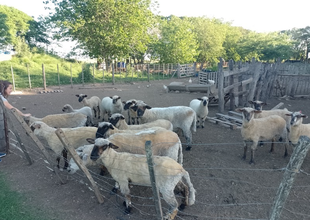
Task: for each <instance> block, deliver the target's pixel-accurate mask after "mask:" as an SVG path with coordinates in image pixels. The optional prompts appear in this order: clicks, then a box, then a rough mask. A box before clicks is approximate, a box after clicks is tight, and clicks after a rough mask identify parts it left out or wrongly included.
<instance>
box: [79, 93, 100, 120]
mask: <svg viewBox="0 0 310 220" xmlns="http://www.w3.org/2000/svg"><path fill="white" fill-rule="evenodd" d="M76 97H78V98H79V99H78V100H79V102H82V103H83V105H84V106H89V107H90V108H91V109H92V111H93V121H94V123H97V122H98V121H100V120H101V115H102V114H101V112H100V103H101V99H100V98H99V97H98V96H92V97H90V98H89V99H88V98H87V95H85V94H78V95H76Z"/></svg>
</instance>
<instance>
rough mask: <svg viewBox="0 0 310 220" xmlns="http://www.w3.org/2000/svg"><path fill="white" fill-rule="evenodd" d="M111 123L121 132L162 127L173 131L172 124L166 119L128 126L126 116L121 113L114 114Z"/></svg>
mask: <svg viewBox="0 0 310 220" xmlns="http://www.w3.org/2000/svg"><path fill="white" fill-rule="evenodd" d="M109 122H110V123H111V124H113V125H114V126H115V127H116V128H118V129H120V130H141V129H145V128H152V127H162V128H165V129H167V130H170V131H172V130H173V125H172V123H171V122H170V121H168V120H165V119H157V120H156V121H152V122H149V123H145V124H141V125H128V124H127V123H126V121H125V117H124V115H122V114H119V113H114V114H113V115H111V117H110V118H109Z"/></svg>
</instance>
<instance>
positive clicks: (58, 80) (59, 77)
mask: <svg viewBox="0 0 310 220" xmlns="http://www.w3.org/2000/svg"><path fill="white" fill-rule="evenodd" d="M57 75H58V86H59V89H60V76H59V65H58V63H57Z"/></svg>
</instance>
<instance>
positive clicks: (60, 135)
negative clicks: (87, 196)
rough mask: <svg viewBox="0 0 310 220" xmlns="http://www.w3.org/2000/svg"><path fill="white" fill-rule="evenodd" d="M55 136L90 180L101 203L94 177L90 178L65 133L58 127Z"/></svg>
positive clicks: (101, 198) (101, 199)
mask: <svg viewBox="0 0 310 220" xmlns="http://www.w3.org/2000/svg"><path fill="white" fill-rule="evenodd" d="M55 133H56V135H57V137H58V138H59V140H60V141H61V143H62V144H63V145H64V147H65V149H67V150H68V151H69V153H70V154H71V156H72V158H73V159H74V161H75V162H76V164H77V165H78V166H79V168H80V169H81V170H82V171H83V172H84V173H85V175H86V177H87V178H88V180H89V181H90V183H91V184H92V186H93V189H94V192H95V195H96V197H97V199H98V202H99V203H100V204H101V203H103V197H102V195H101V194H100V191H99V188H98V187H97V185H96V182H95V181H94V179H93V178H92V176H91V175H90V173H89V172H88V169H87V168H86V167H85V166H84V164H83V163H82V160H81V159H80V157H79V156H78V155H77V153H76V151H75V150H74V148H73V147H72V146H71V144H70V143H69V141H68V139H67V138H66V136H65V134H64V133H63V131H62V130H61V128H58V129H57V130H56V131H55Z"/></svg>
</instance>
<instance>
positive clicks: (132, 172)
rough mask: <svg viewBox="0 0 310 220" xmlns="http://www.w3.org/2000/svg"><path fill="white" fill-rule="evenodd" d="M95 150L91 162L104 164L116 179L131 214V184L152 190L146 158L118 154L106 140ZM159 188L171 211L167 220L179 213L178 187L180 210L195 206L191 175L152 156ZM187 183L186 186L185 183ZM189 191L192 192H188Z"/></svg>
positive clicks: (172, 163) (99, 141)
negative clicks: (180, 200) (176, 190)
mask: <svg viewBox="0 0 310 220" xmlns="http://www.w3.org/2000/svg"><path fill="white" fill-rule="evenodd" d="M91 143H93V144H94V145H95V146H94V148H93V151H92V153H91V159H92V160H95V161H96V162H97V163H102V164H103V165H104V166H105V167H106V168H107V169H108V171H109V173H110V174H111V176H112V177H113V179H114V180H115V181H116V182H118V184H119V187H120V190H121V193H122V194H123V195H124V196H125V204H126V210H125V211H126V213H130V210H131V199H130V189H129V186H128V184H129V183H131V184H139V185H147V186H151V182H150V175H149V168H148V165H147V161H146V156H145V155H139V154H130V153H124V152H116V151H115V150H114V149H117V148H118V146H117V145H115V144H113V143H112V142H110V141H109V140H107V139H103V138H98V139H96V140H93V141H92V142H91ZM153 161H154V164H156V166H154V172H155V178H156V186H157V188H158V190H159V191H160V192H161V194H162V196H163V199H164V200H165V201H166V202H167V203H168V204H169V205H170V207H171V209H170V210H169V212H168V213H167V215H166V216H165V219H174V218H175V216H176V215H177V213H178V202H177V200H176V198H175V195H174V190H175V188H176V186H177V185H178V187H179V188H180V189H181V193H182V195H183V197H184V198H183V199H182V204H181V206H180V208H179V209H180V210H182V209H184V208H185V206H190V205H193V204H194V203H195V193H196V190H195V189H194V187H193V184H192V183H191V180H190V177H189V174H188V172H187V171H186V170H185V169H184V168H183V167H182V166H181V165H180V164H179V163H177V162H176V161H174V160H173V159H171V158H169V157H163V156H153ZM182 179H184V180H185V182H186V184H187V185H186V184H184V183H183V182H182ZM188 188H189V189H188Z"/></svg>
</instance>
